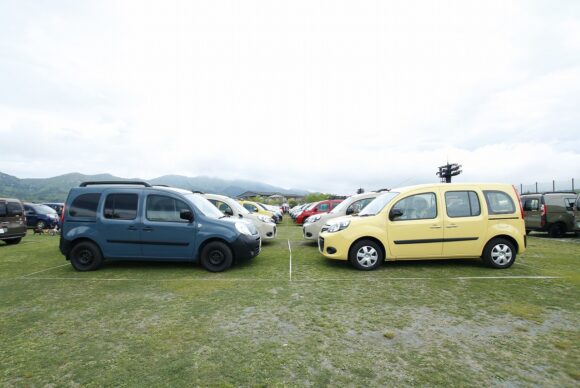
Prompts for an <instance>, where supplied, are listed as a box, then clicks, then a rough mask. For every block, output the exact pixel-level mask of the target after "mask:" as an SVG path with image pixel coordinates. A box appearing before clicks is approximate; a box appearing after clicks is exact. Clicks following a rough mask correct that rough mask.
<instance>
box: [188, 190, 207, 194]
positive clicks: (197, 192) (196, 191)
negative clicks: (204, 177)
mask: <svg viewBox="0 0 580 388" xmlns="http://www.w3.org/2000/svg"><path fill="white" fill-rule="evenodd" d="M191 192H192V193H193V194H205V193H204V192H203V191H199V190H191Z"/></svg>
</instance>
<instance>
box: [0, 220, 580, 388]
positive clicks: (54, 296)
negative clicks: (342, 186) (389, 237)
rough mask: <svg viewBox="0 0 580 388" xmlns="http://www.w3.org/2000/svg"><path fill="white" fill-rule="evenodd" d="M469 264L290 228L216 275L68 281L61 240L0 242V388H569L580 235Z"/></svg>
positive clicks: (129, 273) (173, 267)
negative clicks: (366, 256)
mask: <svg viewBox="0 0 580 388" xmlns="http://www.w3.org/2000/svg"><path fill="white" fill-rule="evenodd" d="M528 241H529V247H528V251H527V252H526V253H525V254H524V255H522V256H520V257H518V258H517V260H516V263H515V264H514V266H513V267H512V268H510V269H507V270H493V269H490V268H488V267H485V266H484V265H483V264H482V263H481V262H480V261H478V260H440V261H417V262H414V261H413V262H410V261H407V262H387V263H385V264H384V265H383V266H382V267H380V268H379V269H378V270H377V271H372V272H360V271H357V270H355V269H353V268H352V267H351V266H350V265H349V264H348V263H346V262H332V261H328V260H326V259H324V258H323V257H322V256H321V255H320V254H319V253H318V250H317V247H316V245H314V244H312V243H309V242H305V241H304V240H303V239H302V235H301V228H299V227H297V226H294V225H292V224H291V223H290V222H288V221H285V223H284V224H282V225H280V227H279V235H278V238H277V239H276V240H275V241H272V242H265V243H264V244H263V250H262V252H261V254H260V255H259V256H258V257H257V258H256V259H254V260H251V261H249V262H246V263H242V264H238V265H235V266H233V267H232V268H231V269H230V270H229V271H227V272H224V273H218V274H214V273H209V272H207V271H205V270H203V269H202V268H201V267H199V266H196V265H191V264H186V263H142V262H140V263H134V262H113V263H111V262H106V263H105V265H104V266H103V267H102V268H101V269H100V270H98V271H94V272H85V273H79V272H75V271H74V270H73V269H72V267H71V266H70V265H69V264H68V262H66V261H65V260H64V258H63V256H62V255H61V254H60V252H59V250H58V238H57V237H50V236H32V235H29V236H27V237H26V238H25V239H24V240H23V241H22V243H21V244H18V245H13V246H7V245H5V244H3V243H0V324H1V327H2V330H1V332H0V339H1V341H2V344H3V346H2V347H0V356H1V360H2V365H3V368H2V370H1V372H0V382H1V385H7V386H11V385H14V386H18V385H45V384H54V385H76V384H82V385H91V384H93V385H143V384H147V385H167V384H172V385H208V384H215V385H263V384H266V385H326V384H332V385H336V384H340V385H344V384H349V385H375V386H378V385H387V384H388V385H399V384H432V385H449V384H452V385H466V384H467V385H481V384H487V385H489V384H494V385H495V384H523V385H532V384H540V385H557V386H576V385H577V384H578V380H579V379H580V373H579V372H578V368H577V365H579V364H580V346H579V344H580V330H579V327H580V325H579V323H580V319H579V317H580V315H579V311H580V308H579V307H580V306H579V301H580V275H579V272H578V260H580V239H578V238H574V237H569V238H563V239H549V238H545V237H544V236H542V235H540V234H532V235H531V236H530V237H529V240H528Z"/></svg>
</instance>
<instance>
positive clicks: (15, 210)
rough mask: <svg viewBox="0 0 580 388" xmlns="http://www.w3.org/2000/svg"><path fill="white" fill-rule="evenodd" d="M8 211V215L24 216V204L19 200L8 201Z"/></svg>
mask: <svg viewBox="0 0 580 388" xmlns="http://www.w3.org/2000/svg"><path fill="white" fill-rule="evenodd" d="M6 213H7V215H8V216H12V217H15V216H22V215H23V213H24V212H23V211H22V205H21V204H19V203H18V202H7V203H6Z"/></svg>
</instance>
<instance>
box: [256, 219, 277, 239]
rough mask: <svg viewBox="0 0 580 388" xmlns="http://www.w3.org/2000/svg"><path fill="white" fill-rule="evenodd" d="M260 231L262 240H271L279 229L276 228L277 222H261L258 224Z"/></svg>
mask: <svg viewBox="0 0 580 388" xmlns="http://www.w3.org/2000/svg"><path fill="white" fill-rule="evenodd" d="M258 232H260V237H262V240H270V239H273V238H275V237H276V236H277V234H278V230H277V228H276V224H274V223H271V222H268V223H266V222H261V223H260V224H259V225H258Z"/></svg>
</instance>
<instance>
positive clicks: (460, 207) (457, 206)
mask: <svg viewBox="0 0 580 388" xmlns="http://www.w3.org/2000/svg"><path fill="white" fill-rule="evenodd" d="M445 207H446V210H447V215H448V216H449V217H473V216H478V215H480V214H481V208H480V206H479V197H478V196H477V193H476V192H474V191H448V192H446V193H445Z"/></svg>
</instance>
